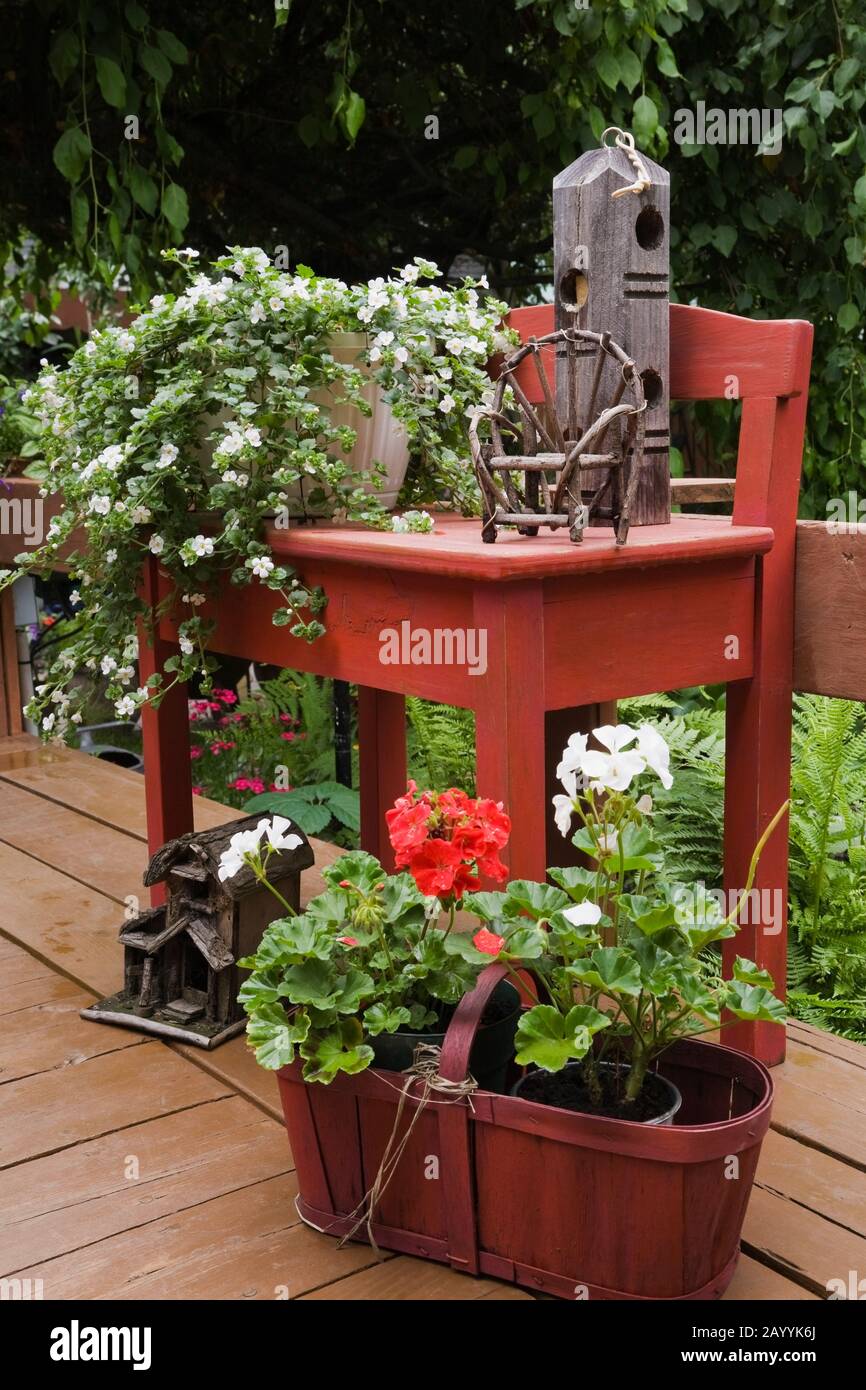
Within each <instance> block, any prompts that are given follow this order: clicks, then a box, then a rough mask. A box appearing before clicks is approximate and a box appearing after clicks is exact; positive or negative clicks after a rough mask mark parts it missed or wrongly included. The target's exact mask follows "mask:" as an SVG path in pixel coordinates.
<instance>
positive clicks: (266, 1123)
mask: <svg viewBox="0 0 866 1390" xmlns="http://www.w3.org/2000/svg"><path fill="white" fill-rule="evenodd" d="M94 1031H97V1030H95V1029H94ZM290 1168H291V1161H290V1156H289V1149H288V1145H287V1143H286V1136H285V1133H284V1131H283V1130H281V1129H280V1128H278V1126H277V1125H275V1124H273V1123H272V1122H271V1121H270V1120H267V1119H264V1118H263V1117H262V1116H261V1115H260V1114H259V1113H258V1111H256V1110H254V1109H253V1108H252V1106H250V1105H248V1104H247V1102H246V1101H244V1100H241V1099H240V1097H239V1096H230V1097H227V1098H226V1099H224V1100H218V1101H215V1102H214V1104H213V1105H197V1106H194V1107H193V1108H192V1109H190V1110H182V1111H180V1112H179V1113H177V1114H174V1115H167V1116H165V1117H163V1118H160V1119H154V1120H149V1121H147V1122H145V1123H144V1124H139V1123H135V1124H134V1125H132V1126H130V1127H127V1128H124V1129H121V1130H118V1131H116V1132H115V1133H113V1134H109V1135H106V1136H105V1137H103V1138H101V1139H93V1140H89V1141H88V1142H86V1143H83V1144H78V1145H76V1146H75V1147H74V1148H72V1149H64V1150H63V1151H62V1152H61V1153H55V1154H49V1155H47V1156H46V1157H43V1158H37V1159H33V1160H32V1161H31V1162H29V1163H22V1164H20V1165H19V1166H18V1167H17V1168H13V1169H11V1170H10V1171H8V1172H7V1173H6V1174H4V1178H3V1194H2V1208H0V1246H2V1250H3V1264H4V1266H5V1270H4V1272H5V1273H7V1274H11V1273H14V1272H15V1271H16V1270H19V1269H23V1268H25V1267H26V1266H29V1265H33V1264H36V1263H42V1262H44V1261H46V1260H51V1259H56V1258H57V1257H58V1256H61V1255H65V1254H69V1253H71V1252H73V1251H76V1250H82V1249H84V1248H85V1247H87V1246H92V1245H96V1244H98V1243H99V1242H101V1241H103V1240H106V1239H107V1238H108V1237H111V1236H116V1235H118V1234H119V1233H120V1232H123V1231H130V1230H133V1229H135V1228H136V1227H139V1226H146V1225H148V1224H150V1223H151V1222H153V1221H157V1220H159V1219H160V1218H161V1217H164V1216H171V1215H172V1214H175V1215H177V1214H179V1213H181V1212H185V1211H187V1210H188V1209H189V1208H190V1207H193V1206H198V1205H200V1204H201V1203H202V1202H205V1201H209V1200H211V1199H213V1198H214V1197H218V1196H221V1195H223V1194H225V1193H227V1192H232V1191H237V1190H240V1189H241V1188H245V1187H250V1186H252V1185H253V1184H254V1183H257V1182H261V1181H263V1180H264V1179H267V1178H272V1177H276V1176H278V1175H280V1174H282V1173H286V1172H287V1171H289V1169H290ZM136 1174H137V1176H136Z"/></svg>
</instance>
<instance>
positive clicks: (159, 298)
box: [150, 294, 166, 309]
mask: <svg viewBox="0 0 866 1390" xmlns="http://www.w3.org/2000/svg"><path fill="white" fill-rule="evenodd" d="M165 305H166V298H165V295H164V294H155V295H154V296H153V298H152V299H151V301H150V307H151V309H164V308H165Z"/></svg>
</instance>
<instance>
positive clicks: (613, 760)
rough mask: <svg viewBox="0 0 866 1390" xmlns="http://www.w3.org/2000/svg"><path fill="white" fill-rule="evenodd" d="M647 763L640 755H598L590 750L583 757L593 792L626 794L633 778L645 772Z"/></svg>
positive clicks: (623, 753)
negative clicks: (597, 790) (599, 790)
mask: <svg viewBox="0 0 866 1390" xmlns="http://www.w3.org/2000/svg"><path fill="white" fill-rule="evenodd" d="M645 769H646V763H645V762H644V760H643V758H642V757H641V755H640V753H635V752H630V753H628V752H618V753H598V752H596V751H595V749H594V748H590V749H589V750H588V752H586V753H585V754H584V757H583V770H584V773H585V774H586V776H587V777H589V778H590V779H591V781H592V785H593V790H596V789H601V790H605V791H612V792H624V791H627V790H628V788H629V787H630V786H631V783H632V778H634V777H639V776H640V774H641V773H642V772H643V771H645Z"/></svg>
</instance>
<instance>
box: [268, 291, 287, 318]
mask: <svg viewBox="0 0 866 1390" xmlns="http://www.w3.org/2000/svg"><path fill="white" fill-rule="evenodd" d="M268 308H269V309H272V310H273V312H274V313H275V314H279V313H281V312H282V310H283V309H284V308H285V305H284V303H283V301H282V299H281V298H280V296H279V295H278V294H272V295H271V297H270V299H269V300H268Z"/></svg>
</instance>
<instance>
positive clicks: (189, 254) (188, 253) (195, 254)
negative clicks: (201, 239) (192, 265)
mask: <svg viewBox="0 0 866 1390" xmlns="http://www.w3.org/2000/svg"><path fill="white" fill-rule="evenodd" d="M177 254H178V255H179V256H185V257H186V259H187V260H188V261H197V260H198V258H199V256H200V255H201V252H200V251H195V250H194V249H193V247H192V246H185V247H184V248H183V250H182V251H178V253H177Z"/></svg>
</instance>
